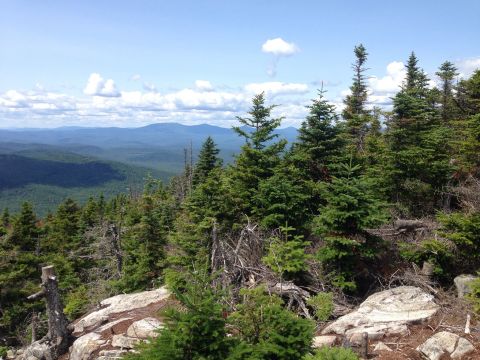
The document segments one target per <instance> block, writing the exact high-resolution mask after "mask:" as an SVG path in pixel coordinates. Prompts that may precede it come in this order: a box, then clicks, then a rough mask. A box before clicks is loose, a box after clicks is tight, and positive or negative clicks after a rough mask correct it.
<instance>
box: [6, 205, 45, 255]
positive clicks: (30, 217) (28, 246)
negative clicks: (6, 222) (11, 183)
mask: <svg viewBox="0 0 480 360" xmlns="http://www.w3.org/2000/svg"><path fill="white" fill-rule="evenodd" d="M36 222H37V218H36V215H35V213H34V212H33V207H32V205H31V204H30V203H28V202H25V203H23V204H22V209H21V211H20V214H19V215H18V216H17V217H16V218H15V219H14V220H13V224H12V231H11V233H10V235H9V236H8V238H7V244H9V246H12V247H15V248H18V249H19V250H21V251H34V250H35V249H36V246H37V242H38V239H39V235H40V234H39V229H38V227H37V225H36Z"/></svg>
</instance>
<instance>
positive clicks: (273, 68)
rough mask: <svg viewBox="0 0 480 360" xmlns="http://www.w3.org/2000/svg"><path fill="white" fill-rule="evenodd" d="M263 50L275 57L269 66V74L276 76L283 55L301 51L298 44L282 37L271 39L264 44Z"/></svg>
mask: <svg viewBox="0 0 480 360" xmlns="http://www.w3.org/2000/svg"><path fill="white" fill-rule="evenodd" d="M262 51H263V52H264V53H267V54H272V55H273V58H272V60H271V62H270V64H269V65H268V67H267V74H268V76H270V77H274V76H275V75H276V74H277V66H278V62H279V61H280V58H281V57H285V56H291V55H293V54H295V53H297V52H299V51H300V49H299V48H298V46H297V45H295V44H294V43H289V42H286V41H285V40H283V39H282V38H275V39H269V40H267V41H265V42H264V43H263V45H262Z"/></svg>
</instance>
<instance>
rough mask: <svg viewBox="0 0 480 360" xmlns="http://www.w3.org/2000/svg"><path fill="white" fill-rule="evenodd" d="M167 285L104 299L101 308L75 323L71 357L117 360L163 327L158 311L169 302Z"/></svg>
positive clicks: (90, 359) (91, 359)
mask: <svg viewBox="0 0 480 360" xmlns="http://www.w3.org/2000/svg"><path fill="white" fill-rule="evenodd" d="M169 297H170V292H169V291H168V290H167V289H166V288H160V289H156V290H152V291H144V292H141V293H135V294H123V295H117V296H114V297H111V298H108V299H105V300H103V301H102V302H101V303H100V305H101V308H100V309H98V310H96V311H93V312H91V313H90V314H88V315H86V316H84V317H83V318H81V319H79V320H78V321H77V322H76V323H74V335H75V336H77V339H76V340H75V342H74V343H73V345H72V346H71V347H70V351H69V359H70V360H93V359H98V360H116V359H120V358H121V357H122V355H124V354H125V353H127V352H128V351H131V350H132V349H133V348H134V347H135V346H136V345H137V344H138V343H140V342H142V341H148V340H147V339H148V338H151V337H155V336H157V335H158V333H157V331H158V330H159V329H161V328H162V327H163V323H162V321H161V319H159V318H158V311H159V309H161V308H162V307H164V306H165V305H166V303H167V301H169Z"/></svg>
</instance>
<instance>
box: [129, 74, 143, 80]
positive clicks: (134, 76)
mask: <svg viewBox="0 0 480 360" xmlns="http://www.w3.org/2000/svg"><path fill="white" fill-rule="evenodd" d="M141 78H142V77H141V76H140V74H134V75H132V76H131V77H130V80H132V81H138V80H140V79H141Z"/></svg>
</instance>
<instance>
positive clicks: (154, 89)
mask: <svg viewBox="0 0 480 360" xmlns="http://www.w3.org/2000/svg"><path fill="white" fill-rule="evenodd" d="M143 89H144V90H145V91H149V92H157V87H156V86H155V84H152V83H149V82H146V81H145V82H144V83H143Z"/></svg>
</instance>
